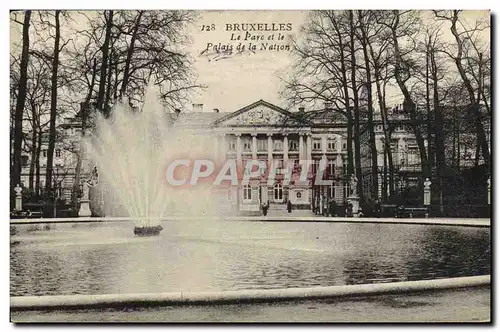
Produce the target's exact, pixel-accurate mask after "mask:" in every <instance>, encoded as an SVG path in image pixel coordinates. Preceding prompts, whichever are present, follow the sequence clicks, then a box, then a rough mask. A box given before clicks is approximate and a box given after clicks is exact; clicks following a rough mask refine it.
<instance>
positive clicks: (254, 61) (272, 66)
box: [190, 11, 308, 112]
mask: <svg viewBox="0 0 500 332" xmlns="http://www.w3.org/2000/svg"><path fill="white" fill-rule="evenodd" d="M307 15H308V12H307V11H205V12H201V15H200V17H199V19H198V20H197V22H196V23H195V24H194V26H193V27H191V29H190V33H191V34H192V42H193V44H192V46H191V48H190V53H191V55H192V56H193V57H194V60H195V63H194V69H195V71H196V72H197V74H198V82H199V83H201V84H204V85H206V86H207V89H205V90H204V91H202V92H201V93H199V94H198V95H194V96H193V103H200V104H201V103H203V104H204V110H205V111H212V110H213V109H214V108H218V109H219V110H220V111H221V112H232V111H236V110H238V109H239V108H241V107H244V106H246V105H248V104H251V103H253V102H255V101H257V100H259V99H264V100H266V101H268V102H270V103H273V104H276V105H278V106H285V105H284V103H283V101H282V100H280V98H279V95H278V93H279V89H280V79H279V75H280V74H281V73H282V72H284V71H286V69H287V68H288V67H289V66H290V65H291V64H292V58H291V57H290V52H287V51H270V50H264V51H259V50H257V51H256V52H255V53H250V52H244V53H243V54H241V55H237V56H232V57H229V58H225V59H222V60H218V61H216V60H214V59H213V56H211V57H207V56H206V54H203V55H200V52H201V51H203V50H204V49H206V48H207V43H213V44H218V43H219V42H221V43H225V44H227V42H228V41H230V39H231V34H232V32H230V31H226V24H232V23H235V24H241V23H262V24H265V23H268V28H270V24H271V23H273V22H274V23H275V24H279V23H291V26H292V30H291V31H285V32H284V33H285V34H286V35H287V37H288V36H289V35H292V34H297V33H298V32H299V30H300V27H301V26H302V25H303V24H304V23H305V22H306V19H307ZM211 24H215V31H201V27H202V25H211ZM233 26H234V25H233ZM250 33H254V34H255V35H264V37H265V38H268V36H269V35H270V34H273V33H272V32H254V31H251V32H250ZM235 34H236V35H237V34H239V33H237V32H235ZM274 34H275V35H276V36H275V38H277V33H276V32H274ZM244 37H245V34H244V33H242V38H244ZM250 38H251V37H250ZM285 39H286V37H285ZM248 42H250V41H249V40H247V41H244V42H243V44H248ZM233 43H234V44H235V45H237V44H238V43H239V41H233ZM280 43H281V44H286V43H285V42H280ZM255 44H260V42H256V43H255ZM234 47H236V46H234Z"/></svg>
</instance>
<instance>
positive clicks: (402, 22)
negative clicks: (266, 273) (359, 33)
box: [378, 10, 431, 177]
mask: <svg viewBox="0 0 500 332" xmlns="http://www.w3.org/2000/svg"><path fill="white" fill-rule="evenodd" d="M387 14H388V15H386V16H383V17H379V20H378V22H379V23H381V24H384V25H385V26H386V27H387V28H388V29H389V31H390V40H391V44H392V45H391V46H392V52H393V57H392V58H393V67H394V78H395V79H396V82H397V85H398V87H399V89H400V90H401V93H402V94H403V96H404V102H403V108H404V110H405V112H406V113H407V114H409V115H410V120H411V127H412V130H413V133H414V134H415V139H416V142H417V146H418V149H419V154H420V162H421V168H422V174H423V177H429V176H430V174H431V170H430V167H429V162H428V158H427V150H426V148H425V144H424V139H423V135H422V131H421V117H419V115H418V114H417V106H416V103H415V101H414V100H413V97H412V95H411V92H410V89H409V88H408V86H407V82H408V80H409V79H410V78H411V77H412V66H413V63H412V59H411V58H409V55H410V54H411V53H412V52H413V51H414V45H415V43H414V40H413V37H414V36H415V34H416V33H417V32H418V28H419V23H420V19H419V17H418V16H417V15H416V13H415V12H413V11H399V10H393V11H391V12H387ZM403 38H405V39H406V40H405V44H409V47H408V48H409V49H407V50H403V48H402V47H401V45H400V41H401V39H403Z"/></svg>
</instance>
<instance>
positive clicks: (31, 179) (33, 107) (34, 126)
mask: <svg viewBox="0 0 500 332" xmlns="http://www.w3.org/2000/svg"><path fill="white" fill-rule="evenodd" d="M36 118H37V115H36V105H33V104H32V105H31V121H32V127H31V128H32V131H33V133H32V135H31V158H30V159H31V160H30V170H29V176H28V188H29V191H30V192H31V193H33V188H34V186H33V184H34V183H33V182H34V180H35V156H36V149H37V147H36V145H37V144H36V143H37V129H38V126H37V121H36Z"/></svg>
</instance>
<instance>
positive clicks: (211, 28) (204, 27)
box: [201, 24, 215, 31]
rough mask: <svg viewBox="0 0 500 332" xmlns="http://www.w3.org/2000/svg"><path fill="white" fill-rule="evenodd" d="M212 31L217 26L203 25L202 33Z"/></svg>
mask: <svg viewBox="0 0 500 332" xmlns="http://www.w3.org/2000/svg"><path fill="white" fill-rule="evenodd" d="M212 30H215V24H210V25H205V24H203V25H202V26H201V31H212Z"/></svg>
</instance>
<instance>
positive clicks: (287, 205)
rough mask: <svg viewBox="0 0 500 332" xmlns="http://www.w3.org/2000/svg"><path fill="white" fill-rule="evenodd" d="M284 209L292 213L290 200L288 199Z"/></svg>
mask: <svg viewBox="0 0 500 332" xmlns="http://www.w3.org/2000/svg"><path fill="white" fill-rule="evenodd" d="M286 209H287V210H288V213H292V202H291V201H290V200H288V203H287V204H286Z"/></svg>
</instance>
